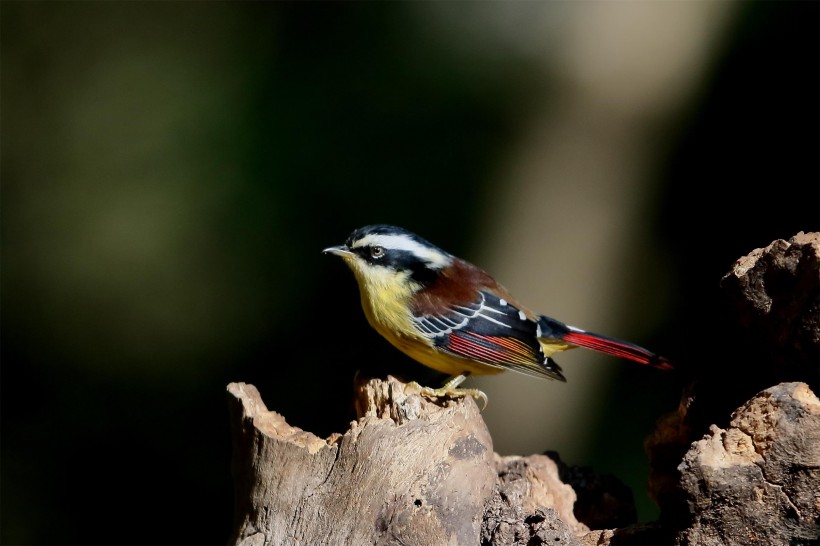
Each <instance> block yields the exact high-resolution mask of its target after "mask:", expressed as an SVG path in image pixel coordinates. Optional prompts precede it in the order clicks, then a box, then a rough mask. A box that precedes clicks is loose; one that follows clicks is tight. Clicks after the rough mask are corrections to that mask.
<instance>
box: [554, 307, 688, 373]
mask: <svg viewBox="0 0 820 546" xmlns="http://www.w3.org/2000/svg"><path fill="white" fill-rule="evenodd" d="M539 325H540V326H541V329H542V330H543V332H544V337H553V338H555V339H560V340H562V341H566V342H567V343H571V344H573V345H577V346H578V347H585V348H587V349H592V350H594V351H598V352H601V353H605V354H608V355H612V356H617V357H620V358H625V359H627V360H632V361H633V362H638V363H639V364H646V365H648V366H652V367H654V368H658V369H661V370H671V369H672V364H670V362H669V361H668V360H667V359H665V358H664V357H662V356H659V355H656V354H655V353H653V352H652V351H649V350H647V349H644V348H643V347H640V346H638V345H635V344H634V343H629V342H628V341H622V340H620V339H616V338H613V337H609V336H604V335H601V334H596V333H593V332H587V331H584V330H581V329H580V328H575V327H573V326H567V325H566V324H564V323H562V322H559V321H557V320H555V319H551V318H549V317H541V318H540V320H539Z"/></svg>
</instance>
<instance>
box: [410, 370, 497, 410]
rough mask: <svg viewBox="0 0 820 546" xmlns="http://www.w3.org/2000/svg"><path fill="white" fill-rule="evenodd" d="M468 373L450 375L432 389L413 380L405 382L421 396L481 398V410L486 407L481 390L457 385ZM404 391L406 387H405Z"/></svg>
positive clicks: (485, 396)
mask: <svg viewBox="0 0 820 546" xmlns="http://www.w3.org/2000/svg"><path fill="white" fill-rule="evenodd" d="M468 375H470V372H465V373H462V374H460V375H456V376H453V377H451V378H450V379H448V380H447V382H446V383H444V385H442V386H441V387H439V388H438V389H434V388H432V387H422V386H421V385H419V384H418V383H416V382H415V381H411V382H410V383H408V384H407V388H410V389H412V390H413V391H415V392H416V393H417V394H420V395H422V396H430V397H433V398H444V397H450V398H459V397H463V396H472V397H473V398H475V399H476V400H481V402H482V406H481V411H484V409H485V408H486V407H487V402H488V399H487V395H486V394H484V393H483V392H482V391H480V390H478V389H459V388H458V386H459V385H461V384H462V383H464V380H465V379H467V376H468ZM405 391H406V389H405Z"/></svg>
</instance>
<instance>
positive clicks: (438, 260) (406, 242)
mask: <svg viewBox="0 0 820 546" xmlns="http://www.w3.org/2000/svg"><path fill="white" fill-rule="evenodd" d="M361 246H381V247H384V248H387V249H390V250H406V251H407V252H412V253H413V254H414V255H415V256H416V257H417V258H419V259H420V260H424V261H425V262H427V263H428V264H429V265H430V266H431V267H433V268H436V269H443V268H445V267H447V266H449V265H450V264H452V263H453V259H452V258H451V257H450V256H449V255H448V254H445V253H443V252H440V251H438V250H435V249H433V248H430V247H428V246H424V245H422V244H421V243H418V242H417V241H414V240H413V239H411V238H410V237H407V236H406V235H380V234H376V233H371V234H369V235H365V236H364V237H362V238H361V239H359V240H358V241H356V242H354V243H353V245H352V248H358V247H361Z"/></svg>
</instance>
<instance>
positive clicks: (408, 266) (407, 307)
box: [324, 224, 672, 405]
mask: <svg viewBox="0 0 820 546" xmlns="http://www.w3.org/2000/svg"><path fill="white" fill-rule="evenodd" d="M324 252H325V253H330V254H336V255H337V256H341V258H342V259H343V260H344V261H345V263H347V265H348V266H349V267H350V269H352V270H353V274H354V275H355V277H356V281H357V282H358V285H359V291H360V293H361V300H362V308H363V309H364V314H365V316H366V317H367V321H368V322H369V323H370V325H371V326H372V327H373V328H374V329H375V330H376V331H377V332H379V334H381V335H382V336H383V337H384V338H385V339H387V341H389V342H390V343H391V344H393V345H394V346H395V347H396V348H398V349H399V350H400V351H402V352H404V353H405V354H407V355H408V356H410V357H411V358H413V359H415V360H416V361H418V362H420V363H421V364H424V365H425V366H429V367H430V368H433V369H435V370H438V371H439V372H442V373H445V374H448V375H449V376H450V377H451V378H450V380H448V381H447V383H445V385H444V386H443V387H442V388H440V389H432V388H429V387H421V386H419V385H417V384H414V387H416V388H417V389H418V390H419V391H420V392H421V394H424V395H428V396H462V395H470V396H474V397H476V398H481V399H482V400H483V401H484V403H485V405H486V401H487V398H486V396H485V395H484V393H482V392H481V391H478V390H475V389H458V388H457V387H458V386H459V385H460V384H461V383H462V382H463V381H464V379H465V378H466V377H467V376H468V375H470V374H476V375H479V374H496V373H500V372H503V371H504V370H514V371H517V372H522V373H525V374H529V375H533V376H538V377H547V378H550V379H557V380H559V381H566V378H565V377H564V375H563V374H562V373H561V367H560V366H559V365H558V364H557V363H556V362H555V361H554V360H553V359H552V355H553V354H555V353H557V352H560V351H564V350H566V349H571V348H574V347H586V348H588V349H593V350H595V351H600V352H602V353H606V354H610V355H614V356H618V357H621V358H625V359H628V360H633V361H635V362H638V363H640V364H648V365H650V366H653V367H655V368H659V369H663V370H667V369H671V368H672V366H671V365H670V364H669V362H668V361H667V360H666V359H665V358H663V357H660V356H658V355H656V354H654V353H652V352H650V351H648V350H646V349H644V348H643V347H639V346H637V345H634V344H632V343H628V342H626V341H621V340H618V339H615V338H611V337H607V336H603V335H600V334H595V333H592V332H587V331H585V330H581V329H580V328H576V327H574V326H569V325H567V324H564V323H563V322H560V321H557V320H555V319H553V318H550V317H547V316H544V315H539V314H537V313H534V312H533V311H531V310H529V309H528V308H527V307H525V306H524V305H522V304H521V303H519V302H518V301H517V300H516V299H515V298H514V297H513V296H512V295H511V294H510V293H509V292H508V291H507V290H506V289H505V288H504V287H503V286H501V285H500V284H499V283H498V282H496V280H495V279H493V278H492V277H491V276H490V275H489V274H488V273H486V272H485V271H483V270H482V269H480V268H478V267H476V266H475V265H473V264H471V263H469V262H467V261H465V260H462V259H461V258H457V257H456V256H453V255H452V254H449V253H447V252H445V251H444V250H442V249H440V248H438V247H437V246H435V245H433V244H432V243H430V242H428V241H426V240H424V239H422V238H421V237H419V236H418V235H415V234H414V233H411V232H409V231H407V230H405V229H402V228H400V227H396V226H391V225H385V224H377V225H371V226H365V227H363V228H360V229H357V230H355V231H354V232H353V233H352V234H351V235H350V237H348V238H347V241H345V244H343V245H340V246H332V247H330V248H326V249H325V250H324Z"/></svg>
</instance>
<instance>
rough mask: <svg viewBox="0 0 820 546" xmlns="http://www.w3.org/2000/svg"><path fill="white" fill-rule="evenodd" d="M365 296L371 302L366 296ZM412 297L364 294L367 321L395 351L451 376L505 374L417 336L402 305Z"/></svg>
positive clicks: (370, 292) (377, 291) (385, 293)
mask: <svg viewBox="0 0 820 546" xmlns="http://www.w3.org/2000/svg"><path fill="white" fill-rule="evenodd" d="M404 286H407V285H406V284H405V285H404ZM379 288H381V287H379ZM366 293H367V294H369V295H370V296H371V298H372V300H371V299H368V298H367V297H366V296H365V294H366ZM409 297H410V294H409V293H408V294H396V293H394V292H390V291H387V290H384V289H382V290H379V289H376V290H370V291H369V292H365V291H364V290H363V291H362V309H363V310H364V314H365V316H366V317H367V321H368V322H369V323H370V325H371V326H372V327H373V329H374V330H376V331H377V332H378V333H379V334H381V335H382V337H384V338H385V339H386V340H387V341H389V342H390V343H391V344H392V345H393V346H394V347H396V348H397V349H398V350H400V351H401V352H403V353H404V354H406V355H407V356H409V357H410V358H412V359H413V360H415V361H417V362H419V363H421V364H424V365H425V366H427V367H429V368H433V369H434V370H437V371H439V372H441V373H444V374H447V375H451V376H455V375H460V374H462V373H469V374H475V375H486V374H496V373H500V372H502V371H504V368H500V367H495V366H489V365H487V364H482V363H480V362H475V361H473V360H468V359H466V358H461V357H458V356H455V355H451V354H447V353H444V352H441V351H439V350H438V349H436V348H435V347H434V346H432V345H431V342H430V341H429V340H428V339H427V338H425V337H424V336H422V335H421V333H419V332H418V330H417V329H416V327H415V325H414V323H413V319H412V317H411V316H410V311H409V309H408V308H407V306H406V305H404V304H403V303H402V302H403V301H406V298H409Z"/></svg>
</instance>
